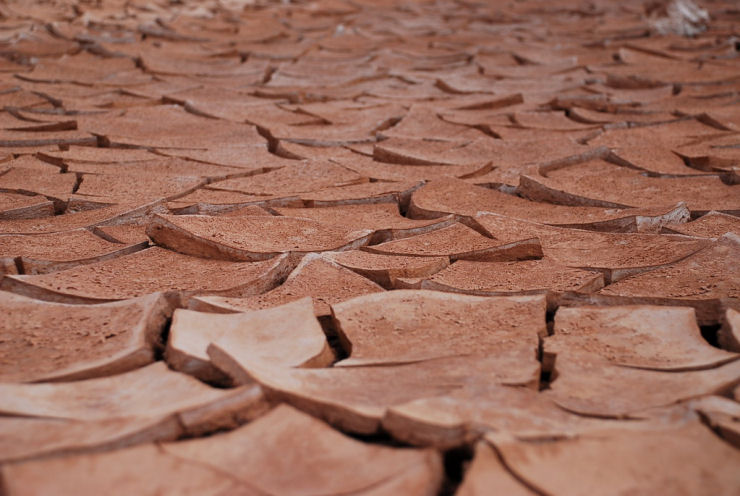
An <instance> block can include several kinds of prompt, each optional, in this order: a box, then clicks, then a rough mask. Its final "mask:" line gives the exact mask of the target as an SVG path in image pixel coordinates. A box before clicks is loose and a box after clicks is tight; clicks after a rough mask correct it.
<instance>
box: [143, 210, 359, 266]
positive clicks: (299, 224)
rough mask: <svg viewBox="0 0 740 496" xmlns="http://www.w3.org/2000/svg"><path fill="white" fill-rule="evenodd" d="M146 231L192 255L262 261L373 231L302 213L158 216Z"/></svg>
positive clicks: (335, 246)
mask: <svg viewBox="0 0 740 496" xmlns="http://www.w3.org/2000/svg"><path fill="white" fill-rule="evenodd" d="M147 234H148V235H149V237H151V238H152V240H154V242H155V243H157V244H159V245H162V246H165V247H167V248H170V249H173V250H176V251H179V252H181V253H185V254H188V255H193V256H197V257H202V258H212V259H219V260H235V261H258V260H266V259H269V258H273V257H275V256H278V255H280V254H282V253H307V252H315V251H336V250H348V249H353V248H358V247H360V246H363V245H365V244H366V243H367V242H368V240H369V236H370V234H371V232H370V231H362V230H358V231H355V230H350V229H342V228H338V227H334V226H332V225H330V224H325V223H321V222H316V221H312V220H309V219H303V218H299V217H276V216H272V217H265V216H238V217H209V216H200V215H195V216H193V215H171V216H159V215H158V216H156V217H155V218H154V219H153V220H152V223H151V224H150V225H149V227H148V228H147Z"/></svg>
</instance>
